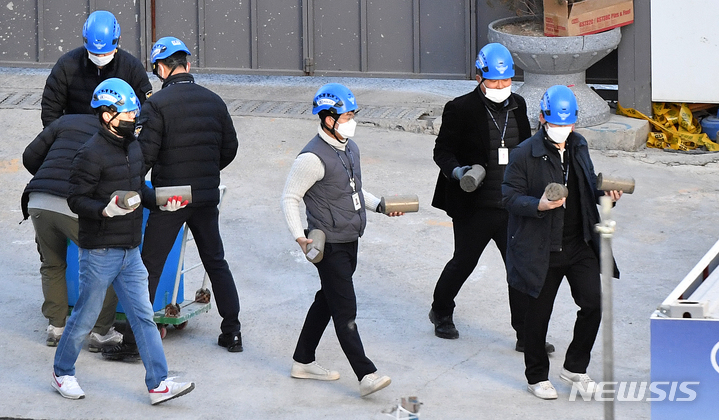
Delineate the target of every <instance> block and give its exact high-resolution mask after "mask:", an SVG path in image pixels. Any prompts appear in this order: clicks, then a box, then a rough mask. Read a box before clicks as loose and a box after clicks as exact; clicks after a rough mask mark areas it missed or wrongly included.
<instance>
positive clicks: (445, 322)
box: [429, 309, 459, 340]
mask: <svg viewBox="0 0 719 420" xmlns="http://www.w3.org/2000/svg"><path fill="white" fill-rule="evenodd" d="M429 320H430V321H432V323H433V324H434V335H436V336H437V337H439V338H447V339H450V340H454V339H455V338H459V331H457V328H455V326H454V322H452V315H447V316H437V314H435V313H434V310H432V309H430V311H429Z"/></svg>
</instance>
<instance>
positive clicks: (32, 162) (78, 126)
mask: <svg viewBox="0 0 719 420" xmlns="http://www.w3.org/2000/svg"><path fill="white" fill-rule="evenodd" d="M99 129H100V120H99V119H98V117H97V115H88V114H77V115H64V116H62V117H60V118H59V119H57V120H55V121H54V122H53V123H52V124H50V125H48V126H47V127H46V128H45V129H44V130H42V132H41V133H40V134H38V135H37V137H35V139H34V140H33V141H32V142H30V144H29V145H28V146H27V147H26V148H25V151H24V152H23V154H22V164H23V165H24V166H25V169H27V170H28V172H30V173H31V174H33V175H34V176H33V178H32V179H31V180H30V182H29V183H28V184H27V186H26V187H25V191H23V194H22V199H21V207H22V214H23V220H25V219H27V218H28V217H29V214H28V211H27V203H28V199H29V195H30V193H31V192H42V193H47V194H52V195H56V196H58V197H63V198H67V197H68V195H69V193H70V166H71V165H72V160H73V158H74V157H75V154H76V153H77V150H78V149H79V148H80V146H82V145H83V144H85V142H86V141H87V140H88V139H90V137H92V136H93V135H94V134H95V133H97V132H98V130H99Z"/></svg>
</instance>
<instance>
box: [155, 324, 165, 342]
mask: <svg viewBox="0 0 719 420" xmlns="http://www.w3.org/2000/svg"><path fill="white" fill-rule="evenodd" d="M157 329H158V330H160V338H161V339H164V338H165V336H167V327H166V326H164V325H158V326H157Z"/></svg>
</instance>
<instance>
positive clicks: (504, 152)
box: [497, 147, 509, 165]
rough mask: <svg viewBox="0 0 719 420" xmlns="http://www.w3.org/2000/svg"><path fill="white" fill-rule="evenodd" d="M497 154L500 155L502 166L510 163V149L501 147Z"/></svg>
mask: <svg viewBox="0 0 719 420" xmlns="http://www.w3.org/2000/svg"><path fill="white" fill-rule="evenodd" d="M497 152H498V153H499V164H500V165H506V164H508V163H509V149H507V148H506V147H500V148H499V149H497Z"/></svg>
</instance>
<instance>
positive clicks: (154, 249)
mask: <svg viewBox="0 0 719 420" xmlns="http://www.w3.org/2000/svg"><path fill="white" fill-rule="evenodd" d="M188 55H190V50H189V49H188V48H187V46H185V43H184V42H182V41H181V40H179V39H177V38H175V37H164V38H160V39H159V40H157V42H155V44H154V45H153V47H152V52H151V56H150V60H151V61H152V69H153V73H154V74H155V75H156V76H157V77H158V78H159V79H160V80H162V90H161V91H159V92H158V93H156V94H155V95H153V96H152V97H151V98H149V99H148V100H147V101H146V102H145V104H144V105H143V107H142V113H141V114H140V118H139V121H138V131H139V134H138V138H137V139H138V142H139V143H140V146H141V147H142V152H143V155H144V159H145V173H146V172H148V171H149V170H152V186H153V187H154V188H158V187H170V186H184V185H189V186H190V187H191V191H192V203H189V204H188V202H187V200H183V199H182V197H178V200H177V202H174V203H173V202H170V201H168V203H166V204H165V205H162V206H157V205H154V204H153V205H151V206H149V207H148V208H149V209H150V216H149V217H148V219H147V224H146V226H145V238H144V242H143V246H142V260H143V262H144V263H145V266H146V267H147V271H148V272H149V288H150V299H151V300H152V301H154V298H155V293H156V291H157V286H158V284H159V283H160V276H161V275H162V269H163V267H164V266H165V261H166V260H167V256H168V254H169V253H170V250H171V249H172V246H173V244H174V243H175V238H176V237H177V234H178V232H179V231H180V228H181V227H182V225H183V224H184V223H187V227H188V228H189V229H190V231H192V236H193V237H194V238H195V243H196V244H197V250H198V252H199V254H200V259H201V260H202V265H203V267H204V268H205V271H206V272H207V275H208V276H209V278H210V282H211V284H212V290H213V292H214V293H213V295H214V297H215V302H216V303H217V310H218V312H219V313H220V316H221V317H222V323H221V325H220V330H221V334H220V335H219V337H218V339H217V344H218V345H220V346H222V347H225V348H227V350H228V351H230V352H241V351H242V335H241V332H240V320H239V313H240V299H239V296H238V294H237V287H236V286H235V280H234V278H233V277H232V272H231V271H230V267H229V265H228V263H227V261H226V260H225V250H224V246H223V243H222V238H221V236H220V230H219V210H218V208H217V205H218V204H219V200H220V192H219V188H218V187H219V186H220V171H221V170H222V169H224V168H225V167H226V166H227V165H229V164H230V163H231V162H232V161H233V160H234V158H235V155H236V154H237V148H238V141H237V134H236V132H235V127H234V125H233V123H232V118H231V117H230V114H229V112H228V111H227V106H226V105H225V103H224V102H223V101H222V99H221V98H220V97H219V96H218V95H217V94H215V93H213V92H212V91H210V90H209V89H207V88H205V87H202V86H200V85H198V84H196V83H195V79H194V77H193V76H192V75H191V74H190V73H189V71H190V63H189V62H188V61H187V56H188ZM180 105H181V106H180ZM134 351H136V350H135V347H134V343H133V337H132V335H131V334H128V333H127V332H126V333H125V339H124V341H123V344H121V345H119V346H115V347H114V348H109V349H104V350H103V356H105V357H106V358H109V359H122V358H123V357H125V356H132V353H133V352H134Z"/></svg>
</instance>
